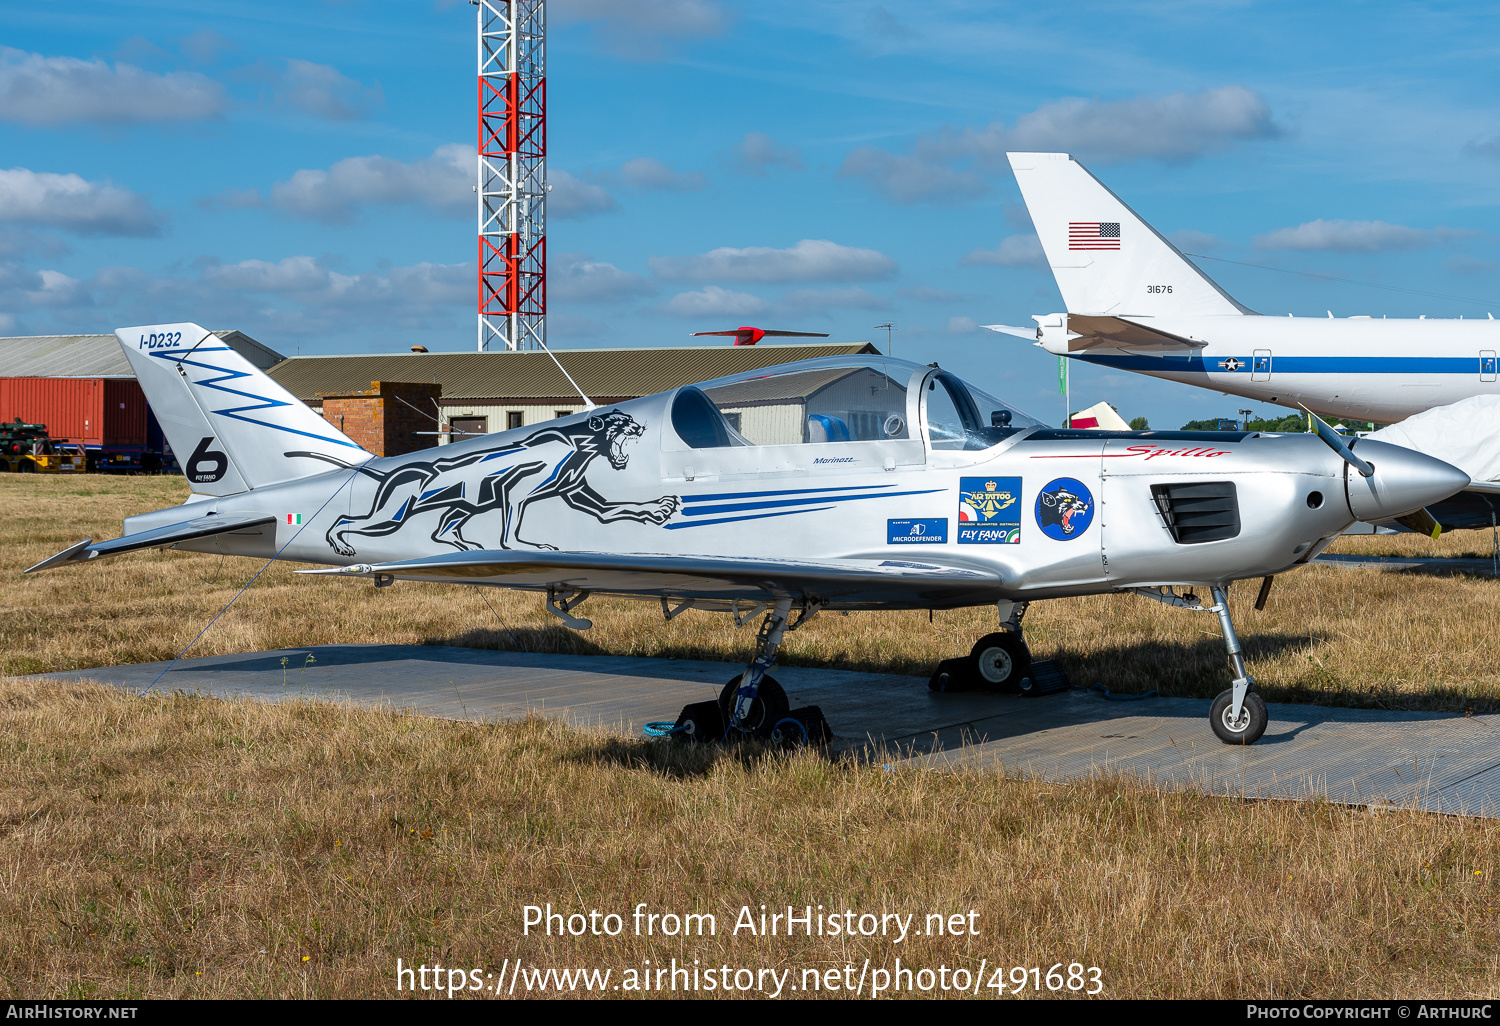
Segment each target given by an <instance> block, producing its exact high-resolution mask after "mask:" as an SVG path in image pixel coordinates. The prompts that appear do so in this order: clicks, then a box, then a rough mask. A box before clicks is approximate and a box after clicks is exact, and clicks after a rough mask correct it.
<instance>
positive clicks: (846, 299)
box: [781, 285, 891, 311]
mask: <svg viewBox="0 0 1500 1026" xmlns="http://www.w3.org/2000/svg"><path fill="white" fill-rule="evenodd" d="M781 305H782V306H783V307H785V308H787V309H789V310H794V311H803V310H826V309H829V308H838V309H845V310H889V309H890V306H891V301H890V300H889V299H886V298H884V297H882V296H872V295H871V294H870V293H868V292H866V291H865V290H864V289H862V288H860V287H859V286H858V285H851V286H849V287H847V288H842V289H794V290H792V291H791V292H788V293H787V294H786V295H784V296H782V297H781Z"/></svg>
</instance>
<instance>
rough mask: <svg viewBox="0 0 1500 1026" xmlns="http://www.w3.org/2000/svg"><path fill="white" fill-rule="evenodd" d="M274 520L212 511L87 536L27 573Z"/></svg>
mask: <svg viewBox="0 0 1500 1026" xmlns="http://www.w3.org/2000/svg"><path fill="white" fill-rule="evenodd" d="M275 523H276V518H275V517H273V516H269V515H267V514H265V513H224V514H210V515H209V516H206V517H198V518H197V519H195V520H188V521H185V522H183V523H180V524H168V525H167V526H166V527H156V528H152V529H151V530H149V531H142V532H140V533H139V534H127V535H126V536H125V537H123V538H116V539H115V540H114V541H106V542H99V543H98V544H97V545H96V544H94V539H92V538H85V539H84V540H83V541H81V542H78V543H77V544H76V545H69V546H68V547H67V548H65V549H63V550H62V551H61V552H59V553H58V554H57V555H55V556H49V557H48V558H46V559H44V560H42V561H41V562H40V563H38V564H37V565H36V566H34V567H32V568H31V569H29V570H27V571H26V573H28V574H33V573H36V572H37V571H38V570H50V569H52V568H53V567H57V566H64V565H66V564H69V563H87V562H89V561H90V560H94V559H98V558H99V557H101V556H118V555H119V554H120V553H122V552H134V551H136V550H137V549H159V548H166V547H168V546H170V545H176V544H177V543H179V542H187V541H196V540H198V539H200V538H212V537H213V536H214V535H216V534H228V533H229V532H231V531H253V530H255V529H256V528H265V527H270V526H273V525H275Z"/></svg>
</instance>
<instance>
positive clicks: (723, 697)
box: [719, 673, 792, 734]
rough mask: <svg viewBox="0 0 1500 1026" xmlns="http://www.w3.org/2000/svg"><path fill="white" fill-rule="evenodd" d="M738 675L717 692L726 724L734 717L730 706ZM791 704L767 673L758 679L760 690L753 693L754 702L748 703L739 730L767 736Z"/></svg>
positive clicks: (737, 686) (738, 684) (773, 678)
mask: <svg viewBox="0 0 1500 1026" xmlns="http://www.w3.org/2000/svg"><path fill="white" fill-rule="evenodd" d="M739 686H740V678H739V675H736V676H734V677H731V678H729V683H728V684H725V685H724V690H722V691H720V692H719V710H720V711H721V712H722V713H723V714H724V722H725V723H726V724H728V723H729V722H730V720H731V719H732V718H733V716H734V711H733V709H732V708H731V705H732V703H733V701H734V693H735V691H737V690H738V689H739ZM791 708H792V706H791V703H790V702H788V701H787V697H786V692H785V691H783V690H782V688H781V685H780V684H778V683H776V678H775V677H772V676H771V675H770V674H769V673H768V674H766V675H765V676H764V677H762V678H761V679H760V688H759V690H757V691H756V693H755V700H754V701H753V702H751V703H750V715H748V716H746V717H745V718H744V719H743V720H741V721H740V723H739V728H738V729H739V730H740V731H742V732H743V733H746V734H768V733H769V732H770V730H771V728H772V727H773V726H774V725H775V724H776V722H777V721H778V720H781V719H782V718H784V717H785V716H786V714H787V713H788V712H790V711H791Z"/></svg>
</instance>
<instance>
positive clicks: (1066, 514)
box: [1036, 477, 1094, 541]
mask: <svg viewBox="0 0 1500 1026" xmlns="http://www.w3.org/2000/svg"><path fill="white" fill-rule="evenodd" d="M1093 522H1094V497H1093V496H1092V495H1091V494H1089V490H1088V486H1087V485H1085V484H1084V483H1083V482H1082V481H1076V480H1074V479H1073V478H1071V477H1060V478H1058V479H1057V480H1056V481H1052V482H1049V483H1048V484H1047V486H1046V487H1045V488H1043V489H1042V490H1041V492H1040V493H1039V494H1038V495H1037V497H1036V526H1038V527H1040V528H1041V529H1042V533H1043V534H1045V535H1046V536H1047V537H1048V538H1055V539H1057V540H1058V541H1070V540H1072V539H1074V538H1077V537H1078V536H1079V535H1080V534H1083V533H1084V532H1085V531H1087V530H1088V529H1089V524H1091V523H1093Z"/></svg>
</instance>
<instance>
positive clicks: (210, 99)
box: [0, 47, 229, 126]
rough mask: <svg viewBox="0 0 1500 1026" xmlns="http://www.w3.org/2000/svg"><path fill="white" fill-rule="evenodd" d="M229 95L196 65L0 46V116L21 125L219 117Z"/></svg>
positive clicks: (119, 122)
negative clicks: (158, 65) (169, 66)
mask: <svg viewBox="0 0 1500 1026" xmlns="http://www.w3.org/2000/svg"><path fill="white" fill-rule="evenodd" d="M228 106H229V101H228V99H227V98H226V96H225V95H224V89H223V87H222V86H220V85H219V83H217V82H215V81H213V80H212V79H210V78H207V77H206V76H203V75H200V74H198V73H197V72H192V71H173V72H168V73H166V74H156V73H154V72H150V71H143V70H141V69H140V68H137V67H135V66H133V65H130V64H116V65H115V66H114V67H110V65H109V64H107V63H106V62H104V61H102V60H97V59H96V60H92V61H85V60H80V59H78V58H76V57H44V56H42V55H41V54H36V53H26V52H24V51H22V50H14V49H11V48H9V47H0V121H12V122H17V123H19V124H23V125H60V124H67V123H71V122H80V121H82V122H89V123H92V124H96V125H110V126H116V125H133V124H140V123H143V122H155V121H201V120H205V119H208V118H215V117H218V116H219V115H221V114H223V113H224V111H225V110H226V109H227V108H228Z"/></svg>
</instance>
